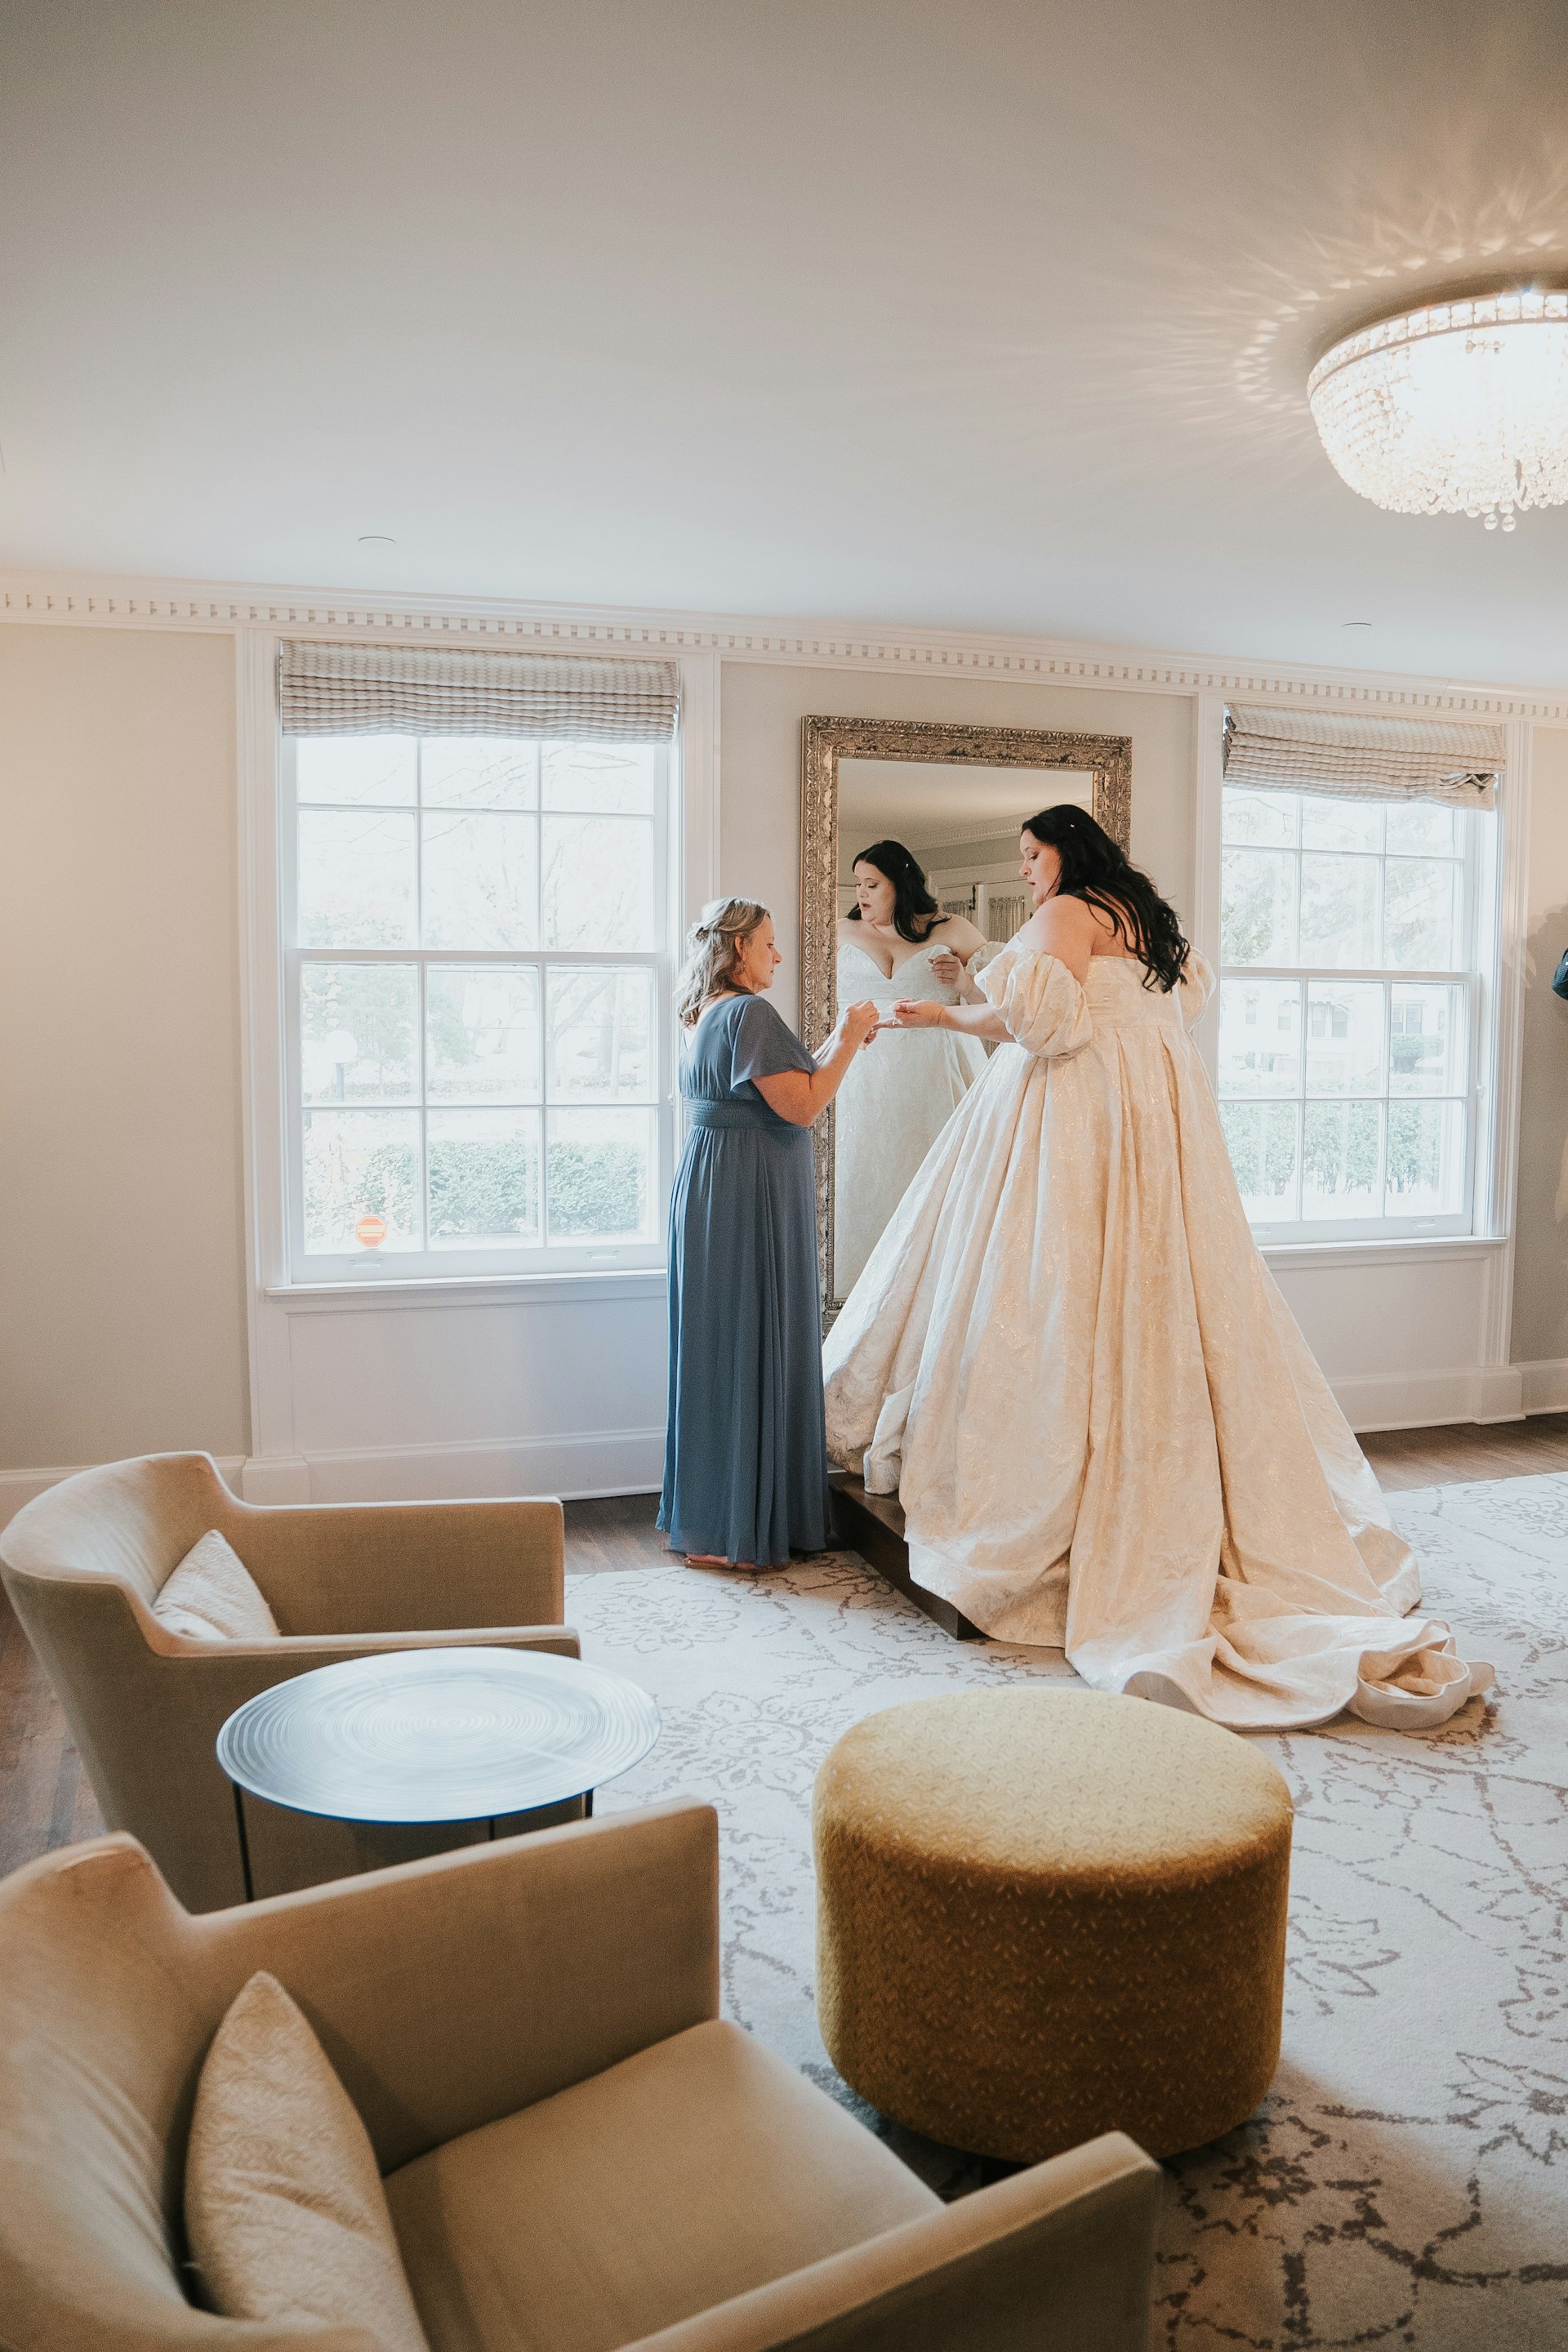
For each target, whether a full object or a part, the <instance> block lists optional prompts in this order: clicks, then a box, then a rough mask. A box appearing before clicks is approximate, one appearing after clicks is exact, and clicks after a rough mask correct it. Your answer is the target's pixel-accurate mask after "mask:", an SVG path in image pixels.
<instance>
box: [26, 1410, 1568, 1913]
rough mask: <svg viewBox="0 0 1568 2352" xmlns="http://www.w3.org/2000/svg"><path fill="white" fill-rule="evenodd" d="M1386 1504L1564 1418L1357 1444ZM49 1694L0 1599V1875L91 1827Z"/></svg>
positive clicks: (573, 1534)
mask: <svg viewBox="0 0 1568 2352" xmlns="http://www.w3.org/2000/svg"><path fill="white" fill-rule="evenodd" d="M1362 1442H1363V1444H1364V1446H1365V1448H1366V1452H1367V1455H1368V1458H1369V1459H1370V1461H1371V1463H1372V1465H1373V1468H1374V1469H1375V1471H1376V1472H1377V1475H1378V1477H1379V1480H1380V1481H1381V1483H1382V1484H1383V1486H1384V1487H1385V1488H1386V1489H1388V1490H1389V1491H1390V1492H1391V1493H1392V1492H1394V1490H1396V1489H1398V1488H1401V1487H1408V1486H1455V1485H1458V1484H1460V1483H1462V1482H1465V1481H1468V1480H1471V1479H1483V1478H1521V1477H1525V1476H1528V1475H1531V1473H1534V1472H1539V1471H1543V1470H1568V1413H1542V1414H1540V1415H1538V1416H1537V1418H1536V1419H1534V1420H1533V1421H1523V1422H1521V1421H1514V1422H1504V1423H1499V1424H1498V1425H1496V1426H1495V1427H1491V1428H1480V1427H1478V1426H1475V1425H1466V1426H1464V1427H1458V1428H1453V1429H1403V1430H1392V1431H1384V1432H1383V1433H1380V1434H1378V1435H1376V1436H1370V1437H1366V1438H1363V1441H1362ZM657 1510H658V1498H657V1497H656V1496H652V1495H618V1496H606V1497H605V1498H604V1499H603V1500H599V1501H594V1502H586V1503H568V1504H567V1506H566V1570H567V1573H568V1575H584V1574H586V1575H606V1574H612V1573H614V1572H616V1570H627V1569H645V1568H662V1567H667V1566H668V1565H669V1564H670V1563H671V1560H672V1558H673V1555H672V1554H671V1553H669V1552H668V1551H667V1550H666V1549H665V1545H664V1538H663V1537H662V1536H661V1535H660V1534H659V1533H658V1529H657V1528H655V1526H654V1517H655V1514H656V1512H657ZM102 1825H103V1824H102V1822H101V1819H100V1814H99V1811H98V1807H97V1805H96V1804H95V1803H94V1801H93V1797H92V1791H91V1790H90V1789H89V1787H88V1784H87V1779H86V1776H85V1774H84V1773H83V1771H82V1769H81V1763H80V1759H79V1757H78V1755H77V1752H76V1748H75V1747H74V1746H73V1745H72V1742H71V1740H70V1738H69V1736H68V1733H67V1730H66V1727H65V1720H64V1717H62V1716H61V1714H60V1711H59V1708H58V1706H57V1705H56V1703H55V1698H54V1694H53V1692H52V1691H51V1690H50V1688H49V1685H48V1684H47V1681H46V1680H45V1678H44V1675H43V1673H42V1671H41V1669H40V1668H39V1666H38V1664H37V1661H36V1659H35V1658H34V1656H33V1653H32V1651H31V1649H30V1648H29V1647H28V1644H27V1642H26V1636H25V1635H24V1634H23V1632H22V1629H21V1627H20V1626H19V1625H18V1624H17V1622H16V1618H15V1617H14V1616H13V1615H12V1613H11V1608H10V1604H9V1602H8V1601H6V1600H5V1596H4V1594H3V1593H0V1875H4V1874H5V1872H6V1871H9V1870H16V1868H18V1867H19V1865H20V1864H22V1863H24V1862H30V1861H31V1860H32V1859H33V1857H34V1856H35V1855H37V1854H40V1853H48V1852H50V1851H52V1849H53V1848H54V1847H56V1846H60V1845H69V1844H71V1843H73V1842H74V1841H75V1840H76V1839H78V1838H85V1837H92V1836H95V1835H96V1834H97V1832H99V1831H100V1829H101V1827H102Z"/></svg>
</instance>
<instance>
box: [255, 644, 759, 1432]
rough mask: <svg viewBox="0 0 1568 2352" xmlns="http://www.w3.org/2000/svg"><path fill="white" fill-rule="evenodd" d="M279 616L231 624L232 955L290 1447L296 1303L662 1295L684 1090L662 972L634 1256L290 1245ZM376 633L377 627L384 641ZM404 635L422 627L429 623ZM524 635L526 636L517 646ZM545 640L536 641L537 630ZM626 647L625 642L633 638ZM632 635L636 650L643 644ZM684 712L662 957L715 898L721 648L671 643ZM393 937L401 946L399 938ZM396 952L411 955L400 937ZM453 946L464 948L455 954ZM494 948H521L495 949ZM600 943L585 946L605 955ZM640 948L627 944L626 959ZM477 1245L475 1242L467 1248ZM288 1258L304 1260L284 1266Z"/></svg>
mask: <svg viewBox="0 0 1568 2352" xmlns="http://www.w3.org/2000/svg"><path fill="white" fill-rule="evenodd" d="M300 619H301V622H302V623H304V624H305V625H304V626H303V627H302V628H301V629H300V632H299V634H300V635H310V637H312V638H313V639H320V638H321V636H322V635H325V634H327V632H325V631H324V630H323V629H322V627H321V624H320V621H319V620H318V619H316V618H315V617H314V616H313V615H309V614H306V613H303V612H302V613H301V614H300ZM284 634H285V633H284V632H280V631H277V630H274V629H269V628H266V627H255V626H251V627H242V628H241V629H239V630H238V631H237V636H236V686H237V713H236V717H237V736H238V753H239V791H240V804H239V838H238V843H237V850H238V863H239V877H240V902H239V903H240V927H241V939H240V969H241V974H242V992H241V1007H240V1013H241V1055H242V1061H243V1065H244V1076H245V1084H244V1097H243V1099H244V1125H245V1139H244V1140H245V1150H244V1169H245V1220H246V1232H247V1289H248V1291H249V1293H250V1296H251V1297H252V1298H253V1300H254V1301H255V1308H254V1311H253V1312H252V1313H251V1315H250V1317H249V1328H250V1352H251V1395H252V1400H253V1411H254V1412H255V1413H256V1416H257V1427H256V1430H255V1431H254V1432H253V1445H254V1446H255V1448H256V1449H257V1450H258V1451H262V1452H273V1451H279V1452H288V1451H289V1449H290V1447H291V1444H292V1440H291V1438H290V1436H289V1421H290V1419H291V1412H290V1408H289V1402H288V1400H289V1392H290V1389H291V1378H292V1376H291V1374H290V1370H289V1360H290V1339H289V1320H290V1318H291V1316H292V1313H293V1311H294V1304H296V1303H297V1305H298V1306H299V1307H300V1308H304V1307H310V1306H311V1305H312V1304H315V1305H319V1306H321V1307H340V1306H341V1307H344V1308H346V1309H350V1310H352V1309H353V1307H354V1306H355V1303H356V1301H357V1302H359V1303H361V1304H369V1303H370V1302H372V1301H374V1299H376V1298H377V1297H380V1298H381V1300H382V1303H383V1305H384V1306H385V1307H393V1306H394V1305H395V1304H396V1303H397V1302H398V1301H400V1300H401V1301H402V1302H403V1303H404V1304H405V1305H407V1306H411V1307H417V1306H420V1305H425V1306H428V1307H440V1305H441V1303H442V1301H443V1299H447V1300H453V1301H456V1300H458V1299H468V1300H470V1301H473V1302H481V1303H482V1302H484V1301H487V1300H489V1301H493V1302H495V1303H497V1304H500V1303H501V1302H502V1301H505V1300H509V1299H510V1300H518V1301H526V1300H528V1299H538V1300H541V1301H543V1300H545V1299H551V1298H554V1299H568V1298H580V1299H582V1300H584V1302H586V1301H588V1300H590V1299H595V1300H601V1301H603V1300H608V1299H610V1298H612V1297H618V1296H622V1295H625V1296H626V1297H638V1298H641V1297H651V1296H653V1295H655V1292H656V1291H657V1292H658V1294H660V1295H662V1291H663V1286H664V1255H665V1238H664V1234H663V1229H662V1227H663V1216H664V1213H665V1210H666V1207H667V1204H668V1191H667V1189H664V1188H667V1187H668V1181H669V1179H670V1176H671V1175H672V1172H673V1161H674V1157H675V1152H676V1149H677V1145H678V1142H679V1104H678V1103H677V1102H676V1100H675V1087H674V1068H673V1054H674V1028H673V1006H672V1004H671V1003H670V998H671V995H672V991H671V989H670V988H669V987H668V985H666V986H664V987H663V988H662V992H661V1002H662V1004H663V1006H664V1007H665V1008H666V1011H665V1017H666V1019H667V1020H668V1024H669V1025H668V1043H667V1046H666V1051H665V1054H664V1055H663V1057H662V1058H661V1064H660V1080H659V1102H658V1113H659V1120H660V1128H659V1133H660V1138H661V1150H662V1158H663V1161H664V1167H663V1170H662V1171H661V1197H660V1200H659V1202H658V1212H657V1214H656V1220H655V1223H656V1239H655V1240H654V1241H652V1242H649V1243H648V1244H646V1245H644V1244H628V1245H627V1247H628V1249H632V1248H635V1249H636V1251H637V1256H636V1257H633V1256H630V1255H626V1256H620V1255H617V1256H616V1259H615V1260H614V1261H613V1262H610V1261H606V1260H605V1259H603V1258H600V1257H598V1256H597V1255H595V1256H594V1257H593V1258H592V1259H590V1257H589V1255H588V1253H589V1251H590V1250H594V1251H595V1252H596V1251H597V1250H598V1249H599V1248H600V1247H601V1246H602V1245H601V1244H583V1245H582V1246H581V1247H580V1248H574V1249H573V1250H572V1251H571V1252H570V1253H568V1251H567V1250H565V1249H563V1248H557V1249H555V1250H553V1251H552V1252H551V1253H550V1256H549V1261H548V1263H546V1264H544V1265H542V1266H541V1265H533V1266H531V1267H530V1268H524V1267H520V1266H519V1265H518V1264H517V1257H518V1255H519V1253H514V1252H510V1251H509V1252H506V1253H504V1256H503V1255H502V1254H500V1253H498V1254H497V1257H498V1261H499V1263H498V1264H497V1265H496V1267H495V1268H494V1270H492V1271H489V1272H486V1271H479V1270H474V1269H472V1268H470V1267H469V1266H467V1265H464V1264H463V1263H462V1260H463V1259H464V1258H466V1257H467V1256H468V1255H469V1254H468V1253H461V1254H460V1253H458V1252H455V1251H446V1250H443V1251H441V1252H440V1253H439V1254H438V1256H437V1253H434V1252H431V1253H428V1254H426V1256H427V1258H428V1259H429V1260H434V1261H436V1262H435V1263H434V1264H433V1265H431V1268H430V1270H429V1271H427V1272H421V1271H419V1270H418V1268H419V1265H420V1263H421V1261H420V1260H416V1261H415V1262H414V1263H413V1264H412V1265H411V1264H410V1262H409V1254H405V1253H399V1254H398V1255H395V1256H394V1257H392V1258H389V1259H384V1260H380V1261H374V1260H373V1263H374V1264H375V1265H376V1269H377V1270H376V1271H374V1272H371V1273H368V1274H366V1273H360V1272H357V1271H356V1272H354V1273H353V1274H349V1275H344V1276H340V1275H336V1274H334V1273H333V1271H332V1263H333V1262H332V1260H331V1259H324V1258H321V1257H318V1256H315V1255H311V1256H310V1257H306V1256H304V1255H303V1253H302V1252H301V1253H300V1255H299V1257H298V1258H297V1259H296V1257H295V1255H294V1245H293V1244H294V1234H295V1232H296V1231H297V1230H298V1227H297V1224H296V1223H293V1222H292V1221H291V1218H290V1202H289V1193H290V1143H289V1112H290V1093H291V1088H290V1085H289V1068H288V1062H289V1055H288V1047H287V1041H288V1037H289V1004H288V996H287V991H286V985H285V949H284V937H285V934H284V929H283V902H282V891H283V887H284V878H285V866H286V864H287V865H289V866H291V864H292V857H293V845H292V838H291V836H292V817H291V814H290V813H286V811H285V807H284V793H283V791H282V787H281V775H280V769H281V757H282V743H283V736H282V730H281V728H280V725H279V711H278V685H277V670H278V654H279V645H280V644H281V643H282V641H283V635H284ZM382 641H383V640H381V639H380V637H379V635H378V642H382ZM411 642H426V643H427V642H428V639H427V637H425V638H415V639H412V640H411ZM525 649H527V648H525ZM540 649H541V650H547V649H548V648H547V647H545V646H541V648H540ZM627 650H628V655H630V653H631V651H632V649H631V648H630V647H628V649H627ZM643 650H644V649H643V648H641V647H640V646H639V647H638V648H637V653H638V654H642V653H643ZM679 667H680V671H681V716H680V724H679V730H678V732H677V734H676V737H675V740H674V741H673V742H672V744H671V747H670V753H669V773H668V800H667V808H666V822H665V825H664V827H663V834H664V851H663V861H664V869H665V874H666V877H667V881H668V887H666V888H665V890H664V892H663V894H662V898H661V905H662V908H663V912H664V921H665V926H666V928H665V934H664V936H665V941H666V945H665V948H664V950H662V952H663V953H664V955H665V956H666V959H667V961H668V968H669V970H670V971H673V968H674V961H675V957H676V953H677V946H678V942H679V938H680V936H681V933H682V930H683V928H684V926H685V924H686V923H687V922H688V921H689V919H691V915H692V911H693V909H694V908H695V907H696V906H698V905H700V903H701V902H702V901H703V900H705V899H707V898H711V897H712V895H713V893H714V890H715V889H716V887H717V880H718V877H717V866H718V809H717V725H716V717H717V686H718V677H717V672H718V663H717V660H716V658H715V657H713V656H709V655H706V654H700V655H688V654H682V655H681V656H679ZM400 953H402V951H400ZM402 960H403V961H407V960H408V957H407V954H406V953H402ZM457 960H458V961H473V959H472V958H468V957H466V956H462V957H458V959H457ZM501 960H502V961H528V960H531V959H529V958H526V957H510V956H507V957H503V958H502V959H501ZM608 960H609V959H606V958H605V957H603V956H599V955H596V954H588V955H586V956H584V961H589V962H603V961H608ZM634 960H636V959H634ZM476 1255H477V1254H476ZM296 1265H301V1266H303V1267H304V1268H305V1269H306V1271H305V1272H304V1273H303V1274H297V1273H296V1272H295V1266H296Z"/></svg>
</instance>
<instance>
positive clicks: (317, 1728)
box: [217, 1648, 660, 1899]
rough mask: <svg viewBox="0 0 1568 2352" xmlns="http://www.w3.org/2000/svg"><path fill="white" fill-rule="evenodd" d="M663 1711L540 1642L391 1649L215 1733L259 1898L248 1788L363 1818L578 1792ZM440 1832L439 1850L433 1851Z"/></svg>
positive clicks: (620, 1763)
mask: <svg viewBox="0 0 1568 2352" xmlns="http://www.w3.org/2000/svg"><path fill="white" fill-rule="evenodd" d="M659 1729H660V1723H659V1713H658V1706H656V1705H655V1703H654V1701H653V1700H652V1699H651V1698H650V1697H649V1696H648V1694H647V1691H645V1690H642V1689H640V1688H639V1687H638V1685H637V1684H636V1683H633V1682H628V1681H627V1680H626V1676H625V1675H613V1674H608V1673H606V1672H605V1670H604V1668H602V1667H599V1666H592V1665H584V1664H583V1662H582V1660H581V1659H578V1658H561V1657H556V1656H554V1655H553V1654H552V1653H550V1652H549V1651H542V1650H502V1649H493V1650H492V1649H468V1648H461V1649H447V1650H394V1651H389V1652H387V1653H385V1654H384V1655H382V1656H380V1657H374V1658H353V1659H350V1660H348V1661H347V1662H346V1663H345V1664H342V1665H336V1666H318V1667H316V1668H315V1669H314V1670H313V1671H312V1672H310V1674H303V1675H295V1676H294V1677H293V1679H292V1680H291V1681H289V1682H284V1683H277V1684H275V1685H273V1687H272V1688H271V1689H270V1690H265V1691H259V1692H258V1694H257V1696H255V1697H254V1698H252V1699H247V1701H246V1703H245V1705H244V1706H241V1707H237V1708H236V1710H235V1712H234V1713H233V1715H231V1716H230V1717H229V1718H228V1720H227V1722H226V1724H225V1725H224V1727H223V1728H222V1730H221V1731H220V1732H219V1733H218V1736H217V1759H218V1762H219V1763H220V1764H221V1765H222V1767H223V1769H224V1770H225V1772H226V1774H227V1775H228V1778H229V1780H231V1781H232V1782H233V1784H234V1802H235V1811H236V1814H237V1818H238V1822H239V1847H240V1860H241V1863H242V1864H243V1867H244V1872H245V1891H246V1895H247V1899H254V1892H255V1889H254V1885H253V1880H252V1872H251V1858H250V1841H249V1838H248V1836H247V1827H246V1818H245V1798H246V1796H247V1794H248V1795H249V1796H252V1797H257V1798H260V1799H262V1800H263V1801H265V1802H266V1803H268V1804H272V1805H280V1806H283V1807H285V1808H286V1809H287V1810H288V1811H291V1812H297V1813H314V1814H318V1815H322V1816H325V1817H327V1818H329V1819H331V1820H334V1821H340V1822H347V1823H351V1824H353V1826H354V1827H355V1828H356V1829H375V1828H391V1827H401V1828H405V1829H414V1828H428V1827H432V1826H435V1825H439V1824H443V1823H450V1824H451V1825H452V1827H453V1829H454V1831H455V1832H456V1831H458V1830H466V1831H468V1835H467V1836H463V1835H454V1837H453V1839H452V1840H451V1841H450V1843H454V1844H458V1843H471V1840H472V1830H471V1827H470V1825H472V1824H475V1823H478V1822H486V1823H488V1825H489V1835H490V1836H491V1837H493V1836H494V1835H495V1824H496V1822H497V1821H498V1820H502V1819H504V1818H506V1817H507V1816H508V1815H510V1814H516V1813H527V1812H534V1811H540V1810H542V1809H543V1808H547V1807H552V1806H560V1805H563V1804H564V1803H567V1802H569V1801H572V1800H574V1799H579V1798H580V1799H582V1800H584V1813H588V1814H591V1813H592V1811H593V1809H594V1790H595V1789H596V1788H598V1787H600V1786H602V1785H603V1783H605V1781H607V1780H616V1779H617V1778H618V1777H619V1775H620V1774H621V1773H623V1772H626V1771H629V1770H630V1769H631V1768H632V1766H633V1765H634V1764H636V1763H638V1762H640V1760H641V1759H642V1758H643V1757H645V1756H646V1755H647V1752H648V1750H649V1749H650V1748H652V1747H653V1745H654V1743H655V1742H656V1741H657V1739H658V1736H659ZM439 1843H440V1841H438V1840H437V1842H436V1847H435V1849H432V1848H431V1846H430V1845H429V1843H428V1842H426V1850H427V1851H428V1850H438V1846H439Z"/></svg>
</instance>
